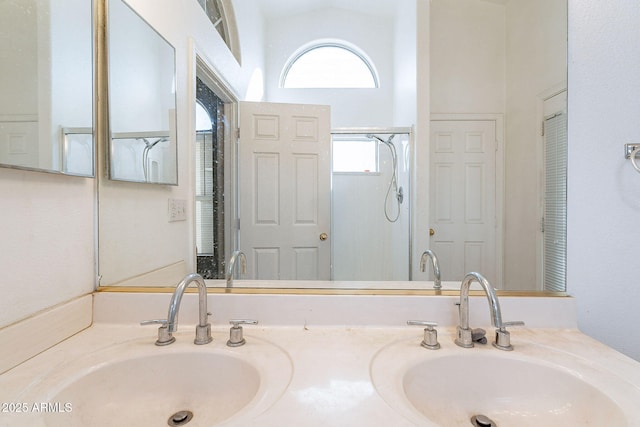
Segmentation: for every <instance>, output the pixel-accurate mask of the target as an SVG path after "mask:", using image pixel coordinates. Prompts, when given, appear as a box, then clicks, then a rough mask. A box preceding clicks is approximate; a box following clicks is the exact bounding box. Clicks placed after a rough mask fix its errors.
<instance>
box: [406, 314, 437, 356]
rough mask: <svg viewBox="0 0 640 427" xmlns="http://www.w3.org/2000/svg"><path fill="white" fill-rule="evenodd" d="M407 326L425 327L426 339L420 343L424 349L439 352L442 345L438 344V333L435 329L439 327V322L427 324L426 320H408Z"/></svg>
mask: <svg viewBox="0 0 640 427" xmlns="http://www.w3.org/2000/svg"><path fill="white" fill-rule="evenodd" d="M407 325H409V326H425V328H424V339H423V340H422V342H421V343H420V345H421V346H423V347H424V348H428V349H429V350H437V349H439V348H440V343H439V342H438V331H437V330H436V329H435V328H436V326H438V323H437V322H427V321H424V320H408V321H407Z"/></svg>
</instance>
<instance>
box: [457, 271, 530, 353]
mask: <svg viewBox="0 0 640 427" xmlns="http://www.w3.org/2000/svg"><path fill="white" fill-rule="evenodd" d="M474 281H476V282H478V283H479V284H480V286H482V289H483V290H484V292H485V294H486V295H487V300H488V301H489V310H490V315H491V324H492V325H493V326H495V328H496V340H495V341H494V342H493V343H492V344H493V346H494V347H496V348H497V349H499V350H507V351H510V350H513V346H512V345H511V343H510V335H509V332H508V331H507V329H506V328H507V326H522V325H524V322H521V321H515V322H503V321H502V312H501V310H500V303H499V302H498V295H497V294H496V290H495V289H494V288H493V286H491V284H490V283H489V281H488V280H487V279H485V278H484V276H482V275H481V274H480V273H475V272H471V273H468V274H467V275H466V276H465V277H464V279H463V280H462V285H461V286H460V307H459V315H460V324H459V325H458V328H457V337H456V339H455V343H456V344H457V345H459V346H460V347H465V348H469V347H473V331H472V329H471V328H470V327H469V288H470V287H471V283H472V282H474Z"/></svg>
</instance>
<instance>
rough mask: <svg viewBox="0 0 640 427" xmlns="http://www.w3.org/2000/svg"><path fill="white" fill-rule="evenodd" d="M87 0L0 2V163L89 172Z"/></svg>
mask: <svg viewBox="0 0 640 427" xmlns="http://www.w3.org/2000/svg"><path fill="white" fill-rule="evenodd" d="M92 22H93V18H92V2H91V1H86V0H67V1H53V0H14V1H2V2H0V64H1V66H0V166H6V167H15V168H21V169H30V170H40V171H46V172H54V173H62V174H68V175H79V176H94V142H93V50H92V46H93V28H92Z"/></svg>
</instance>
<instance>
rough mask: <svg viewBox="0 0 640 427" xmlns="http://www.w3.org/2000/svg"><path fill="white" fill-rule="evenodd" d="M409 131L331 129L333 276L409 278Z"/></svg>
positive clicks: (337, 278)
mask: <svg viewBox="0 0 640 427" xmlns="http://www.w3.org/2000/svg"><path fill="white" fill-rule="evenodd" d="M374 132H375V133H374ZM410 137H411V134H410V133H409V132H408V131H404V130H402V129H397V130H384V131H382V130H379V129H372V130H371V131H370V132H364V133H347V132H346V131H342V132H334V133H333V138H332V145H333V147H332V148H333V177H332V188H331V199H332V203H331V209H332V212H331V215H332V221H331V224H332V233H331V235H332V236H333V241H332V246H331V249H332V252H333V254H332V258H333V262H332V270H333V274H332V278H333V280H385V281H393V280H410V279H411V265H410V263H411V256H410V253H409V250H410V241H411V228H410V226H411V196H410V195H411V187H410V184H411V163H412V154H411V153H412V150H411V142H410ZM354 224H358V226H357V227H354ZM372 238H373V239H375V242H376V243H375V244H372Z"/></svg>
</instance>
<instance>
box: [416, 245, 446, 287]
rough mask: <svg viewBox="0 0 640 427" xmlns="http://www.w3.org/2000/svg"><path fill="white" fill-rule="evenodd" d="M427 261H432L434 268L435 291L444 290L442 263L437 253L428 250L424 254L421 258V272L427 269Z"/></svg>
mask: <svg viewBox="0 0 640 427" xmlns="http://www.w3.org/2000/svg"><path fill="white" fill-rule="evenodd" d="M427 259H430V260H431V265H432V266H433V289H442V281H441V279H440V263H439V262H438V257H437V256H436V254H435V252H433V251H432V250H430V249H428V250H426V251H424V252H423V253H422V257H420V271H422V272H424V271H425V270H426V267H427Z"/></svg>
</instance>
